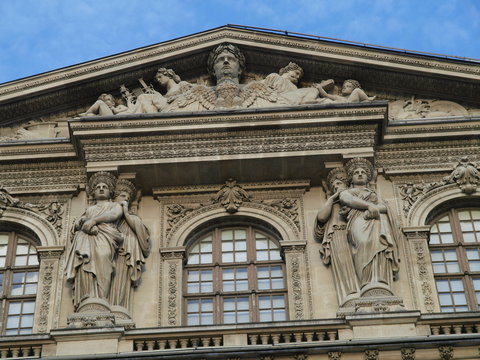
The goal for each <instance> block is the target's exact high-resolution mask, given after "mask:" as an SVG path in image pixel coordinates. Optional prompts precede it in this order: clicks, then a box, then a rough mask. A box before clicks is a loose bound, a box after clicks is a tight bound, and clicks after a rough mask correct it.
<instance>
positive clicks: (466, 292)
mask: <svg viewBox="0 0 480 360" xmlns="http://www.w3.org/2000/svg"><path fill="white" fill-rule="evenodd" d="M430 254H431V257H432V264H433V273H434V275H435V282H436V285H437V291H438V297H439V302H440V309H441V311H442V312H457V311H469V310H478V309H479V304H480V208H464V209H451V210H449V211H448V212H447V213H444V214H442V215H441V216H439V217H438V218H436V219H435V220H434V221H433V222H432V227H431V230H430Z"/></svg>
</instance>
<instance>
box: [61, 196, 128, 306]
mask: <svg viewBox="0 0 480 360" xmlns="http://www.w3.org/2000/svg"><path fill="white" fill-rule="evenodd" d="M116 206H119V205H118V204H117V203H113V202H110V201H102V202H99V203H97V204H95V205H93V206H90V207H89V208H88V209H87V210H86V211H85V213H84V214H83V215H82V217H84V218H86V219H87V220H88V219H91V218H94V217H97V216H100V215H102V214H105V213H107V212H109V211H111V210H112V209H113V208H114V207H116ZM95 228H97V229H98V233H97V234H95V235H89V234H87V233H85V232H84V231H82V230H78V231H77V232H76V233H75V235H74V238H73V241H72V246H71V248H70V251H69V254H68V258H67V267H66V270H67V274H66V275H67V280H69V281H71V282H73V289H74V300H73V301H74V306H75V308H77V307H78V305H79V304H80V303H81V302H82V301H83V300H85V299H87V298H101V299H104V300H106V299H107V298H108V294H109V292H110V284H111V279H112V273H113V270H114V267H115V265H114V258H115V252H116V249H117V248H118V246H119V244H121V242H122V241H123V236H122V234H121V233H120V232H119V231H118V230H117V226H116V224H115V223H99V224H97V225H95V226H94V227H93V228H92V229H95Z"/></svg>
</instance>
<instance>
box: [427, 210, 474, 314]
mask: <svg viewBox="0 0 480 360" xmlns="http://www.w3.org/2000/svg"><path fill="white" fill-rule="evenodd" d="M473 210H475V211H480V208H479V207H461V208H458V207H457V208H450V209H448V210H447V211H445V212H443V213H441V214H440V215H438V216H436V217H435V218H433V220H431V221H430V226H431V227H433V225H434V224H438V221H439V220H440V219H442V218H444V217H446V216H448V219H449V224H450V227H451V234H452V237H453V242H452V243H438V244H432V243H431V241H430V239H431V235H432V233H430V239H429V250H430V253H431V254H432V251H436V250H455V253H456V256H457V262H458V266H459V271H458V272H448V270H447V272H443V273H436V272H435V268H434V264H435V262H434V261H433V259H432V272H433V275H434V279H435V284H436V289H437V295H438V300H439V306H440V311H441V312H452V311H443V310H442V304H441V303H440V294H441V293H440V292H439V291H438V286H437V280H453V279H459V280H461V281H462V283H463V288H464V294H465V298H466V301H467V307H468V310H465V311H478V310H480V302H479V301H477V296H476V292H478V291H480V289H478V290H475V288H474V285H473V280H474V279H480V270H479V271H472V270H470V267H469V263H468V258H467V249H477V250H480V241H477V242H465V241H464V237H463V232H462V229H461V224H460V223H461V220H460V218H459V215H458V213H459V212H461V211H473ZM474 231H475V230H474ZM477 234H480V232H477ZM477 238H478V235H477ZM444 264H446V262H444ZM449 283H450V281H449ZM442 294H443V293H442ZM445 294H451V296H452V294H454V292H453V291H450V292H448V293H447V292H445ZM461 306H462V305H456V304H452V305H451V306H449V307H451V308H453V309H454V311H453V312H464V311H463V310H460V311H455V309H456V308H457V307H461ZM445 307H446V306H445Z"/></svg>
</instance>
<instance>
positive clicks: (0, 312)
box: [0, 230, 40, 336]
mask: <svg viewBox="0 0 480 360" xmlns="http://www.w3.org/2000/svg"><path fill="white" fill-rule="evenodd" d="M0 236H7V239H8V240H7V252H6V256H5V264H4V266H2V267H0V273H1V274H2V275H3V279H2V280H3V282H2V284H1V291H0V334H2V336H8V335H6V331H7V321H8V317H9V315H11V314H9V311H8V310H9V306H10V304H11V303H16V302H19V303H20V304H21V308H22V309H23V306H24V305H23V304H24V303H25V302H26V301H28V302H33V305H34V308H33V312H32V313H31V314H32V316H33V320H32V326H31V330H32V331H31V332H30V333H33V329H34V327H35V308H36V300H37V294H38V286H39V275H40V258H39V257H38V258H37V259H38V260H37V262H36V264H28V262H29V261H28V260H27V265H15V259H16V258H17V253H16V250H17V245H18V244H19V240H22V241H26V242H27V243H28V245H29V249H30V247H33V248H35V253H36V254H37V256H38V251H37V250H36V248H37V244H35V242H34V241H32V240H31V239H30V238H29V237H28V236H27V235H24V234H23V233H21V232H20V233H19V232H17V231H14V230H10V231H9V230H2V231H0ZM30 255H32V254H29V253H28V254H27V259H28V256H30ZM28 272H36V273H37V281H36V283H35V284H36V291H35V293H34V294H28V293H26V294H20V295H12V294H11V292H12V288H13V277H14V274H15V273H28ZM25 284H26V283H24V285H25ZM24 292H25V291H24ZM22 311H23V310H22ZM29 314H30V313H28V315H29ZM21 315H27V314H26V313H23V312H21V313H20V314H19V316H20V317H21ZM21 329H26V328H22V327H20V324H19V326H18V327H17V330H18V331H17V334H9V335H25V334H26V333H21V332H20V331H21ZM30 333H29V334H30Z"/></svg>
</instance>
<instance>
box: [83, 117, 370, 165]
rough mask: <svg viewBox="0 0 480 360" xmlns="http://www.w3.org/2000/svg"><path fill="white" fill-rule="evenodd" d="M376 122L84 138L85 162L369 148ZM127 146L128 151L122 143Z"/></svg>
mask: <svg viewBox="0 0 480 360" xmlns="http://www.w3.org/2000/svg"><path fill="white" fill-rule="evenodd" d="M375 127H376V125H365V126H361V127H360V126H345V127H343V128H340V127H333V128H332V127H325V128H324V127H318V128H300V129H298V128H297V129H278V130H277V129H276V130H275V132H273V131H271V130H255V131H235V132H228V133H223V132H222V133H216V134H215V135H213V136H212V134H193V135H191V134H185V135H181V136H156V137H152V136H147V137H142V138H138V137H135V138H130V139H128V140H126V139H125V138H113V139H108V140H107V139H102V140H101V141H99V140H93V141H91V140H86V141H85V142H84V145H83V147H84V149H85V157H86V159H87V161H88V162H97V161H127V160H140V159H142V160H145V159H169V158H188V157H195V158H198V157H209V156H215V157H218V156H221V155H239V154H244V155H247V154H266V153H285V152H298V151H302V152H303V151H321V150H332V149H347V148H371V147H372V146H373V145H374V142H375ZM126 146H128V149H129V150H128V152H125V150H124V149H125V147H126Z"/></svg>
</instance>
